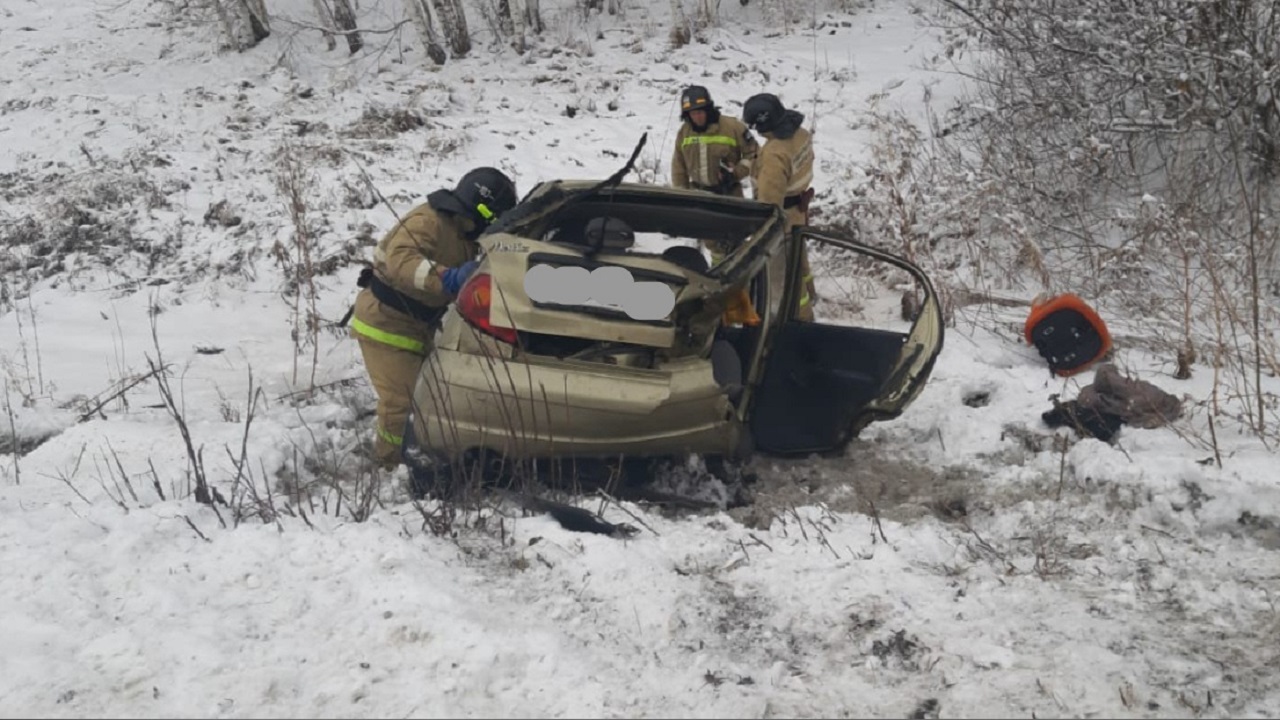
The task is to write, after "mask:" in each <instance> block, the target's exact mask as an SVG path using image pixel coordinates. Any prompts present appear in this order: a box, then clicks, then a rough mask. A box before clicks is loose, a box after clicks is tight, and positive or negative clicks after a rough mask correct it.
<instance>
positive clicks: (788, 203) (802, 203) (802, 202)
mask: <svg viewBox="0 0 1280 720" xmlns="http://www.w3.org/2000/svg"><path fill="white" fill-rule="evenodd" d="M810 200H813V188H809V189H808V190H805V191H804V192H802V193H800V194H799V195H791V196H788V197H785V198H783V199H782V207H783V208H784V209H787V210H790V209H791V208H793V207H796V206H799V207H800V209H801V210H802V211H804V212H809V201H810Z"/></svg>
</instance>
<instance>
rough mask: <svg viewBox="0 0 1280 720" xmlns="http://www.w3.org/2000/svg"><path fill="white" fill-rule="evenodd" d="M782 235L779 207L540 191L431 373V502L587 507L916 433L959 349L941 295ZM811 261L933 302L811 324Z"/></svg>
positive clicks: (411, 450)
mask: <svg viewBox="0 0 1280 720" xmlns="http://www.w3.org/2000/svg"><path fill="white" fill-rule="evenodd" d="M785 227H786V222H785V218H784V215H783V213H782V210H781V209H779V208H778V207H776V206H773V205H769V204H765V203H760V202H757V201H754V200H751V199H743V198H735V197H725V196H718V195H714V194H711V193H706V192H701V191H698V190H682V189H676V188H672V187H667V186H658V185H649V184H640V183H622V182H618V181H614V182H608V181H606V182H589V181H570V180H556V181H548V182H543V183H541V184H539V185H537V186H536V187H535V188H533V189H532V190H531V191H530V192H529V194H528V195H526V196H525V198H524V199H523V200H521V202H520V203H519V204H518V205H517V206H516V207H515V208H514V209H513V210H512V211H510V212H508V213H507V214H506V215H504V216H503V217H502V218H501V219H500V220H499V221H498V222H496V223H495V224H494V225H493V226H491V227H490V228H489V229H488V230H487V231H486V233H485V234H484V235H482V236H481V238H480V244H481V246H482V248H483V253H482V258H481V262H480V264H479V266H478V268H477V269H476V271H475V272H474V274H472V275H471V276H470V278H469V279H468V280H467V282H466V283H465V284H464V285H463V287H462V289H461V290H460V292H459V294H458V297H457V299H456V301H455V303H454V304H453V305H452V306H451V307H450V309H449V310H448V312H447V313H446V314H445V316H444V318H443V320H442V325H441V327H440V329H439V331H438V333H437V344H436V349H435V351H434V353H433V354H432V355H431V356H430V357H429V358H428V359H427V360H426V361H425V362H424V363H423V367H422V371H421V373H420V377H419V380H418V383H417V387H416V389H415V391H414V398H413V399H414V402H413V406H414V407H413V411H412V413H411V415H410V418H409V421H408V423H407V427H406V432H405V455H406V458H407V461H408V464H409V466H410V469H411V486H412V489H413V491H414V495H415V496H416V497H419V498H421V497H423V496H424V495H425V494H427V493H428V492H442V491H443V490H442V489H443V488H447V487H450V483H456V482H458V478H459V477H460V476H463V475H466V476H468V477H470V475H467V474H466V473H460V472H459V469H460V468H466V469H468V472H470V470H472V469H474V468H477V467H479V468H482V469H483V471H484V473H485V475H486V477H489V476H498V475H500V476H503V477H507V478H508V479H518V478H519V477H521V476H523V477H526V478H533V477H536V478H537V479H539V480H541V481H551V482H555V480H556V479H559V481H560V482H561V484H562V485H565V484H569V483H572V484H574V486H575V487H582V486H584V485H585V484H586V483H587V482H588V480H587V478H594V479H595V480H594V481H596V482H615V483H616V482H617V481H619V479H620V478H636V477H638V478H639V480H640V481H644V480H647V479H648V475H649V474H650V473H651V472H652V468H653V467H654V466H653V463H654V462H659V461H665V462H673V463H682V462H685V461H686V460H688V459H689V458H690V457H693V456H700V457H701V458H703V459H704V460H705V462H706V466H707V468H708V469H716V470H715V472H717V473H718V472H729V471H731V470H732V469H733V468H740V467H741V465H742V463H744V462H745V461H747V460H749V459H750V458H752V457H753V456H754V455H757V454H768V455H774V456H782V457H787V456H799V455H807V454H812V453H819V454H826V453H836V452H840V451H842V450H843V449H844V447H845V446H846V445H847V444H848V443H849V442H850V441H851V440H852V439H853V438H854V437H856V436H857V435H858V433H859V432H860V431H861V430H862V429H863V428H865V427H866V426H867V425H868V424H870V423H872V422H876V421H881V420H887V419H890V418H894V417H897V416H898V415H900V414H901V413H902V412H903V411H904V410H905V409H906V408H907V407H908V406H909V405H910V404H911V402H912V401H913V400H914V399H915V398H916V397H917V395H918V394H919V393H920V391H921V389H922V388H923V386H924V384H925V382H926V381H927V379H928V377H929V375H930V373H931V371H932V369H933V365H934V361H935V360H936V358H937V356H938V353H939V352H940V351H941V348H942V342H943V319H942V315H941V310H940V308H939V302H938V298H937V297H936V296H935V294H934V290H933V287H932V285H931V283H930V281H929V279H928V278H927V277H926V276H925V274H924V272H923V271H922V270H921V269H920V268H919V267H917V266H916V265H915V264H913V263H911V262H909V261H907V260H906V259H904V258H901V257H898V256H896V255H894V254H891V253H888V252H885V251H884V250H880V249H876V248H874V247H871V246H869V245H866V244H863V243H861V242H857V241H855V240H853V239H850V238H847V237H843V236H840V235H837V234H834V233H829V232H823V231H819V230H817V229H815V228H812V227H800V228H795V229H794V231H793V232H792V233H791V234H788V233H786V232H785ZM801 242H805V243H808V247H809V248H810V251H811V252H813V251H815V249H817V250H818V251H821V250H822V249H823V248H829V249H832V250H833V251H839V252H841V253H844V254H845V255H850V254H852V255H853V256H856V257H857V258H859V259H860V262H862V263H864V265H883V266H892V267H896V268H898V270H899V275H903V273H902V272H901V271H905V275H908V276H909V277H910V278H911V279H912V280H914V281H915V284H916V287H918V288H919V291H918V295H919V298H918V300H917V301H916V302H915V303H913V305H914V308H915V309H914V312H913V313H911V315H912V317H910V318H907V319H906V320H904V323H905V324H906V325H907V326H906V327H904V328H903V329H901V330H897V331H894V330H885V329H878V328H871V327H861V326H856V325H855V326H849V325H843V324H834V323H830V322H822V321H818V322H803V321H799V320H797V319H795V318H794V317H793V315H794V310H793V308H794V306H795V304H796V301H795V298H796V297H797V293H801V292H804V288H805V284H804V281H803V278H802V277H801V263H800V259H801V253H800V251H801V247H802V246H801V245H800V243H801ZM705 243H716V244H717V246H718V247H720V248H723V249H724V251H725V254H724V255H723V257H722V258H721V259H720V261H719V262H717V263H715V264H712V263H711V262H710V260H709V256H708V255H706V254H703V253H702V251H701V250H700V249H699V247H700V244H705ZM744 300H749V308H748V311H747V312H746V313H745V314H744V313H742V312H740V311H741V310H742V308H741V307H736V306H738V305H740V304H741V303H742V302H743V301H744ZM623 482H626V480H623Z"/></svg>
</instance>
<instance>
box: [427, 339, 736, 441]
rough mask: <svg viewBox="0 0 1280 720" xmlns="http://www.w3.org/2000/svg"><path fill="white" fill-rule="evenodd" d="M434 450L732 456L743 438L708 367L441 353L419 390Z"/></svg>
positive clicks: (692, 363)
mask: <svg viewBox="0 0 1280 720" xmlns="http://www.w3.org/2000/svg"><path fill="white" fill-rule="evenodd" d="M413 417H414V435H415V436H416V438H417V441H418V444H419V446H420V447H421V449H422V450H423V451H425V452H428V453H431V454H434V455H443V456H456V455H457V454H459V453H462V452H466V451H469V450H475V449H479V448H483V449H486V450H490V451H493V452H497V453H501V454H503V455H506V456H508V457H514V458H526V459H535V458H570V457H609V456H614V457H616V456H618V455H628V456H664V455H677V456H678V455H685V454H689V453H700V454H726V455H730V454H733V453H734V451H735V449H736V448H738V446H739V443H740V438H741V434H742V432H743V430H742V428H741V425H740V424H739V423H738V421H737V420H736V418H735V417H734V407H733V406H732V404H731V403H730V402H729V400H728V398H727V397H726V396H725V393H724V391H723V389H722V388H720V387H719V386H718V385H717V384H716V382H715V379H714V377H713V375H712V371H711V365H710V363H709V362H708V361H705V360H697V359H690V360H686V361H681V362H677V363H672V364H671V365H670V366H668V367H667V368H666V369H663V370H643V369H636V368H627V367H618V366H610V365H601V364H597V363H585V362H584V363H568V362H565V361H559V360H554V359H551V360H547V361H545V362H544V361H540V360H535V361H533V362H529V363H526V362H519V361H510V360H506V359H503V358H498V357H492V358H488V357H484V356H481V355H475V354H469V353H463V352H458V351H456V350H448V349H444V348H437V349H436V351H435V352H434V353H433V354H432V356H431V357H430V358H429V359H428V360H427V361H426V362H425V363H424V364H423V368H422V373H421V376H420V377H419V379H418V384H417V388H416V390H415V392H414V412H413Z"/></svg>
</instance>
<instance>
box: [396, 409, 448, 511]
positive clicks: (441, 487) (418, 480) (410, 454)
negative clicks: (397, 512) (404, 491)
mask: <svg viewBox="0 0 1280 720" xmlns="http://www.w3.org/2000/svg"><path fill="white" fill-rule="evenodd" d="M400 451H401V457H402V458H403V459H404V464H405V467H407V468H409V496H410V497H412V498H413V499H414V500H424V499H426V497H427V496H428V495H431V494H432V493H433V491H434V492H435V494H437V495H439V494H440V493H441V492H442V491H446V490H447V488H448V483H449V477H450V474H451V472H452V468H451V467H450V465H449V463H447V462H444V461H443V459H441V458H437V457H434V456H432V455H431V454H430V453H428V452H426V451H425V450H423V449H422V447H421V446H420V445H419V444H418V438H417V435H416V434H415V433H414V430H413V415H412V414H410V415H409V420H408V422H406V423H405V428H404V444H403V445H401V446H400Z"/></svg>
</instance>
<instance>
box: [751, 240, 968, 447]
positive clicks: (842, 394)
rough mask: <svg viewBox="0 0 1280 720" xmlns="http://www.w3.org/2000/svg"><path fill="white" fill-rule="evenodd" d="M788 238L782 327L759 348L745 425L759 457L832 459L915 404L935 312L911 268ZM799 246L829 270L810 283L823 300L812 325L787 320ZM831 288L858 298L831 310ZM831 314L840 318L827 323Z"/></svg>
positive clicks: (885, 257) (934, 301)
mask: <svg viewBox="0 0 1280 720" xmlns="http://www.w3.org/2000/svg"><path fill="white" fill-rule="evenodd" d="M793 232H794V234H795V240H796V241H795V242H794V243H792V246H791V247H790V251H789V252H790V255H789V257H788V263H787V273H788V277H787V282H786V286H785V288H786V289H785V293H784V297H783V304H782V306H783V308H784V314H783V319H782V320H781V324H780V326H779V327H777V329H776V331H775V332H774V333H773V336H772V338H771V339H770V341H769V348H768V353H767V356H766V358H765V361H764V362H765V366H764V368H763V371H762V373H761V374H760V376H759V377H760V380H759V385H758V387H756V388H755V389H754V393H753V395H754V398H753V400H752V403H751V407H750V409H749V423H750V427H751V432H752V435H753V436H754V442H755V446H756V448H757V449H758V450H761V451H763V452H766V453H770V454H775V455H784V456H785V455H795V454H808V453H822V454H826V453H833V452H841V451H843V450H844V448H845V447H846V446H847V445H848V444H849V442H850V441H851V440H852V439H853V438H855V437H857V435H858V433H859V432H861V431H862V429H863V428H865V427H866V426H867V425H868V424H869V423H871V422H874V421H877V420H886V419H890V418H894V417H897V416H898V415H900V414H901V413H902V412H903V410H905V409H906V407H907V406H908V405H910V403H911V402H912V401H913V400H915V398H916V396H917V395H919V393H920V391H921V390H922V389H923V387H924V384H925V382H926V381H927V380H928V378H929V375H930V374H931V373H932V371H933V365H934V362H935V360H936V359H937V357H938V353H939V352H941V350H942V341H943V318H942V310H941V307H940V305H939V302H938V298H937V295H936V294H935V293H934V289H933V284H932V283H931V282H930V281H929V278H928V277H927V276H926V275H925V273H924V272H923V271H922V270H921V269H920V268H919V267H917V266H916V265H915V264H914V263H912V262H910V261H908V260H906V259H904V258H901V257H899V256H897V255H894V254H892V253H889V252H886V251H884V250H879V249H877V248H874V247H871V246H869V245H865V244H863V243H860V242H857V241H855V240H852V239H847V238H842V237H839V236H836V235H832V234H828V233H823V232H819V231H817V230H814V229H813V228H810V227H801V228H796V229H795V230H794V231H793ZM802 243H805V244H807V245H808V248H809V251H810V253H811V256H817V255H821V256H822V257H823V258H824V260H825V261H826V262H827V264H828V265H832V266H835V267H838V268H839V269H838V271H837V272H834V273H831V276H830V280H831V282H826V283H825V284H824V283H820V284H819V288H818V293H819V297H825V298H827V300H828V301H827V302H823V303H820V304H819V305H818V306H817V310H818V320H817V321H816V322H805V321H801V320H797V319H795V317H794V311H793V307H794V304H795V298H796V297H797V296H798V294H799V293H802V292H803V291H804V283H803V278H801V265H800V258H801V255H802V252H803V248H804V245H803V244H802ZM894 268H897V271H895V270H894ZM900 271H906V275H907V277H908V278H909V282H910V283H911V284H913V285H914V288H912V289H911V290H908V292H911V293H912V295H913V297H914V298H916V301H917V303H918V304H917V303H912V305H914V306H915V312H914V315H913V316H912V317H911V318H909V319H906V320H904V319H902V317H901V313H902V310H901V308H902V307H903V303H902V290H901V288H900V287H896V286H897V285H899V284H900V283H901V276H902V273H901V272H900ZM823 279H824V280H825V278H823ZM836 281H841V282H844V283H848V284H851V285H860V286H861V289H859V290H857V291H850V297H849V298H848V302H839V301H840V300H841V298H837V297H829V295H831V294H833V293H839V292H842V291H841V290H840V289H833V288H835V287H836ZM891 286H895V287H891ZM868 288H872V289H874V290H878V292H876V291H868ZM855 294H856V295H857V297H854V295H855ZM836 311H841V312H846V313H847V314H848V315H849V316H850V317H849V318H847V319H846V318H844V317H836V316H834V315H832V313H834V312H836ZM890 318H891V319H894V320H896V321H897V323H896V324H898V325H900V326H902V327H898V328H893V327H891V326H892V325H894V324H895V323H894V322H885V320H886V319H890ZM885 326H890V327H885Z"/></svg>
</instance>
